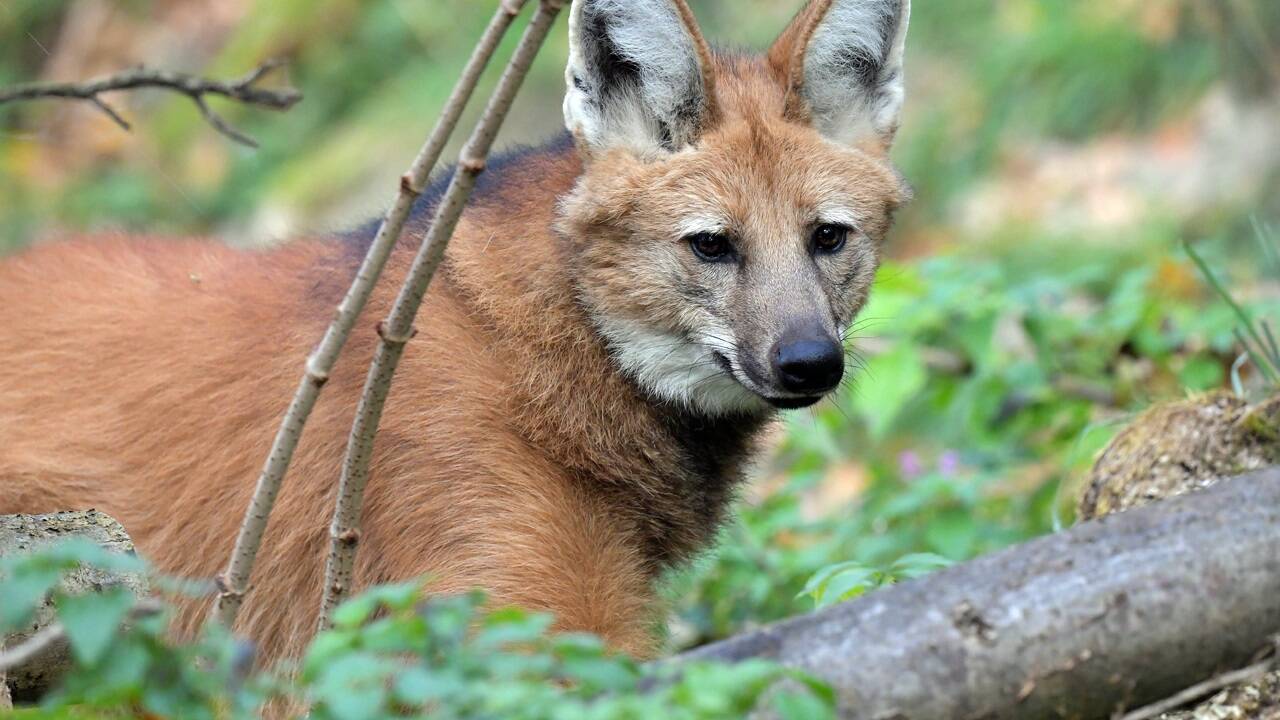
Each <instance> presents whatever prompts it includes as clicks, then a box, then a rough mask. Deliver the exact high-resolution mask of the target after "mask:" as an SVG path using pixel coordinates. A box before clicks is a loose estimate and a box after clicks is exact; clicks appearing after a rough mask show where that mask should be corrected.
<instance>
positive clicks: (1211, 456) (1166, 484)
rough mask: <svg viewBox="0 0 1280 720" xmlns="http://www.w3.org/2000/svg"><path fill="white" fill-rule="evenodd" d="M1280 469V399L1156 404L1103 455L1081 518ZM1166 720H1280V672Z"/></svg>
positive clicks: (1216, 397) (1218, 397) (1206, 398)
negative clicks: (1227, 478)
mask: <svg viewBox="0 0 1280 720" xmlns="http://www.w3.org/2000/svg"><path fill="white" fill-rule="evenodd" d="M1277 464H1280V395H1277V396H1275V397H1271V398H1269V399H1267V400H1265V401H1263V402H1260V403H1257V404H1250V403H1248V402H1247V401H1245V400H1244V399H1242V398H1240V397H1238V396H1236V395H1233V394H1229V393H1225V392H1219V393H1210V394H1208V395H1203V396H1200V397H1195V398H1190V399H1187V400H1183V401H1180V402H1173V403H1167V404H1164V405H1158V406H1156V407H1153V408H1151V409H1150V410H1148V411H1147V412H1145V413H1143V414H1142V415H1141V416H1140V417H1138V419H1137V420H1135V421H1134V422H1133V423H1132V424H1131V425H1129V427H1127V428H1125V429H1124V430H1122V431H1121V432H1120V434H1119V435H1117V436H1116V438H1115V439H1114V440H1112V442H1111V444H1110V445H1108V446H1107V448H1106V449H1105V450H1103V451H1102V453H1101V454H1100V455H1099V456H1098V460H1097V462H1096V463H1095V464H1094V466H1093V470H1092V472H1091V473H1090V476H1089V482H1088V484H1087V485H1086V486H1085V488H1084V492H1083V494H1082V495H1081V498H1080V504H1079V515H1080V519H1081V520H1092V519H1094V518H1098V517H1102V516H1104V515H1108V514H1110V513H1113V512H1120V511H1123V510H1127V509H1129V508H1132V507H1137V506H1139V505H1144V504H1146V503H1148V502H1152V501H1155V500H1159V499H1162V498H1167V497H1173V496H1175V495H1181V494H1183V493H1187V492H1191V491H1192V490H1197V489H1199V488H1205V487H1209V486H1210V485H1213V484H1215V483H1217V482H1218V481H1219V480H1221V479H1223V478H1225V477H1230V476H1235V475H1239V474H1242V473H1244V472H1248V471H1251V470H1260V469H1262V468H1264V467H1268V466H1271V465H1277ZM1160 720H1280V672H1270V673H1267V674H1266V675H1264V676H1263V677H1262V678H1260V679H1258V680H1255V681H1252V682H1247V683H1241V684H1238V685H1233V686H1231V687H1228V688H1226V689H1224V690H1222V691H1220V692H1218V693H1217V694H1215V695H1213V696H1212V697H1210V698H1208V699H1207V700H1203V701H1200V702H1198V703H1196V704H1194V705H1192V706H1190V707H1187V708H1184V709H1182V710H1177V711H1175V712H1169V713H1165V714H1163V715H1161V716H1160Z"/></svg>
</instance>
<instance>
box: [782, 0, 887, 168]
mask: <svg viewBox="0 0 1280 720" xmlns="http://www.w3.org/2000/svg"><path fill="white" fill-rule="evenodd" d="M910 16H911V0H812V1H811V2H810V3H809V4H808V6H806V7H805V9H804V10H802V11H801V12H800V14H799V15H797V16H796V19H795V20H794V21H792V23H791V26H790V27H788V28H787V29H786V30H785V31H784V32H783V33H782V35H781V36H780V37H779V38H778V40H777V41H776V42H775V43H774V45H773V47H772V48H771V49H770V50H769V62H770V64H771V65H772V66H773V67H774V69H775V71H777V72H778V73H779V74H780V75H781V76H782V77H783V78H784V79H785V80H786V81H787V83H788V90H787V110H786V111H787V114H788V115H789V116H791V117H793V118H795V119H797V120H805V121H808V122H809V123H811V124H812V125H813V126H814V127H815V128H817V130H818V131H819V132H821V133H822V134H823V135H826V136H827V137H829V138H831V139H833V140H835V141H837V142H841V143H845V144H854V143H859V142H862V141H864V140H867V139H872V140H876V141H878V142H879V143H880V144H881V145H883V146H885V147H888V145H889V144H890V143H891V142H892V141H893V136H894V133H895V132H896V131H897V129H898V118H899V115H900V114H901V111H902V100H903V75H902V56H903V49H904V46H905V44H906V39H907V23H908V20H909V18H910Z"/></svg>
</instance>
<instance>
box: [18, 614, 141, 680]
mask: <svg viewBox="0 0 1280 720" xmlns="http://www.w3.org/2000/svg"><path fill="white" fill-rule="evenodd" d="M162 609H163V608H162V606H161V605H160V603H159V602H158V601H156V600H143V601H141V602H139V603H138V604H137V605H135V606H134V608H133V610H131V611H130V612H129V617H130V618H134V619H136V618H141V617H149V616H151V615H155V614H156V613H158V612H160V611H161V610H162ZM66 636H67V631H66V628H64V627H62V623H59V622H54V623H50V624H48V625H45V626H44V627H42V628H40V629H39V630H38V631H36V633H35V634H34V635H32V636H31V637H29V638H27V639H26V640H24V641H22V643H21V644H19V645H18V646H17V647H13V648H9V649H7V650H0V676H2V675H4V673H5V672H6V671H9V670H12V669H14V668H16V667H21V666H22V665H23V664H25V663H27V662H28V661H30V660H31V658H33V657H36V656H37V655H39V654H40V653H42V652H44V651H45V650H47V649H48V648H49V646H50V645H53V644H54V643H56V642H58V641H59V640H62V639H63V638H65V637H66Z"/></svg>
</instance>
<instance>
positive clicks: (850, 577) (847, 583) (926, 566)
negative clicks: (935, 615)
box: [800, 553, 952, 610]
mask: <svg viewBox="0 0 1280 720" xmlns="http://www.w3.org/2000/svg"><path fill="white" fill-rule="evenodd" d="M951 564H952V563H951V560H949V559H947V558H944V557H942V556H941V555H935V554H933V553H914V554H912V555H906V556H904V557H900V558H898V559H897V560H896V561H894V563H893V564H892V565H890V566H888V567H884V568H873V567H868V566H867V565H864V564H862V563H860V562H857V561H856V560H851V561H848V562H842V563H836V564H835V565H828V566H827V567H825V568H823V569H821V570H819V571H818V572H816V573H814V575H813V577H811V578H809V582H807V583H805V584H804V589H803V590H801V591H800V595H802V596H807V597H809V598H812V599H813V604H814V607H816V608H817V609H819V610H821V609H822V608H825V607H830V606H831V605H835V604H836V603H840V602H844V601H845V600H850V599H852V598H855V597H858V596H859V595H862V594H863V593H865V592H867V591H868V590H872V589H875V588H878V587H883V586H885V585H892V584H893V583H895V582H898V581H899V580H911V579H913V578H918V577H921V576H923V575H927V574H929V573H930V572H932V571H934V570H937V569H939V568H944V567H947V566H948V565H951Z"/></svg>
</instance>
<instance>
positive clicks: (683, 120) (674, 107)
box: [564, 0, 714, 154]
mask: <svg viewBox="0 0 1280 720" xmlns="http://www.w3.org/2000/svg"><path fill="white" fill-rule="evenodd" d="M710 63H711V60H710V52H709V50H708V48H707V44H706V41H705V40H704V39H703V38H702V34H701V33H700V32H699V31H698V28H697V25H696V24H695V22H694V19H693V13H692V12H690V11H689V7H688V6H687V5H686V4H685V2H684V0H574V2H573V8H572V10H571V11H570V16H569V66H568V69H567V70H566V71H565V81H566V83H567V85H568V91H567V94H566V95H565V100H564V115H565V124H566V125H567V126H568V128H569V131H570V132H572V133H573V134H574V135H575V136H576V137H578V138H579V141H580V142H584V143H585V144H586V146H587V148H588V149H590V150H603V149H608V148H614V147H625V148H629V149H632V150H634V151H636V152H638V153H641V154H647V153H652V152H654V151H668V152H672V151H675V150H679V149H680V148H682V147H684V146H686V145H689V144H691V143H693V142H694V141H695V140H697V139H698V136H699V135H700V134H701V133H702V130H703V129H704V127H705V126H706V124H707V123H708V122H709V121H710V119H711V116H712V115H713V113H714V110H713V107H712V100H711V98H712V88H711V75H710Z"/></svg>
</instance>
